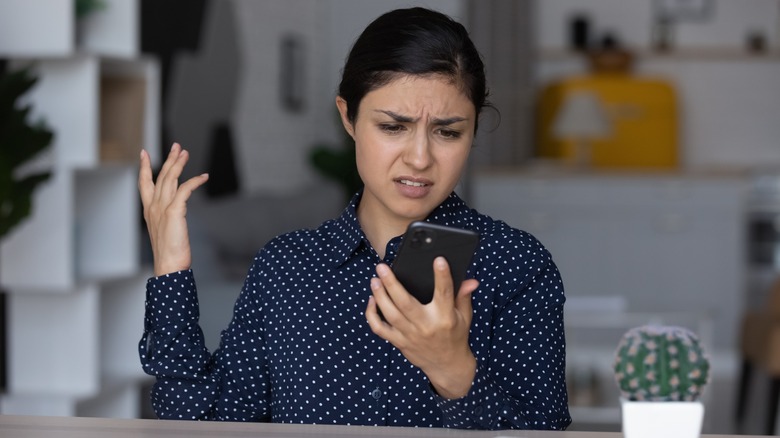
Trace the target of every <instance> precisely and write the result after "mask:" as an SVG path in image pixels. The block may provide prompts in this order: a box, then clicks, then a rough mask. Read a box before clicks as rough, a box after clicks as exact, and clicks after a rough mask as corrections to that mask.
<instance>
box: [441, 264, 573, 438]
mask: <svg viewBox="0 0 780 438" xmlns="http://www.w3.org/2000/svg"><path fill="white" fill-rule="evenodd" d="M563 302H564V295H563V286H562V283H561V279H560V275H559V273H558V270H557V268H556V267H555V265H554V264H553V262H552V261H549V262H548V264H547V265H546V266H544V267H543V268H542V269H541V271H540V272H539V273H538V274H537V275H536V276H535V277H534V278H533V279H532V280H531V281H530V282H529V283H527V284H526V285H525V286H524V287H522V288H521V290H519V291H517V293H515V294H514V295H513V297H512V298H511V299H509V300H508V301H507V302H506V303H505V304H504V306H503V308H502V309H500V311H499V312H498V313H497V314H496V316H494V320H493V324H492V326H493V327H492V330H493V335H492V345H491V346H490V347H489V353H488V357H487V358H480V359H479V360H478V365H477V373H476V376H475V378H474V381H473V383H472V386H471V390H470V391H469V393H468V394H467V395H466V396H465V397H463V398H460V399H454V400H447V399H444V398H441V397H437V401H438V403H439V405H440V406H441V408H442V411H443V413H444V424H445V426H448V427H458V428H478V429H493V430H496V429H565V428H566V427H567V426H568V425H569V423H570V422H571V418H570V416H569V412H568V398H567V393H566V382H565V366H566V362H565V338H564V331H563V329H564V327H563Z"/></svg>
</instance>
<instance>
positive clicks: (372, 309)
mask: <svg viewBox="0 0 780 438" xmlns="http://www.w3.org/2000/svg"><path fill="white" fill-rule="evenodd" d="M383 313H384V312H383ZM366 321H367V322H368V326H369V327H370V328H371V331H372V332H374V333H376V334H377V335H379V336H380V337H382V338H385V336H386V334H385V333H386V330H387V328H389V327H390V325H389V324H388V323H387V322H385V321H383V320H382V317H380V316H379V307H378V306H377V303H376V298H374V296H373V295H371V296H369V297H368V305H367V306H366Z"/></svg>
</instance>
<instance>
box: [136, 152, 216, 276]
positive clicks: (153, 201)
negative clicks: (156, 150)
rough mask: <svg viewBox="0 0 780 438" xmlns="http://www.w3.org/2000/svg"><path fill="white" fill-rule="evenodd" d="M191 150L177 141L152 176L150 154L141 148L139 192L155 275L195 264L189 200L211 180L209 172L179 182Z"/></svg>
mask: <svg viewBox="0 0 780 438" xmlns="http://www.w3.org/2000/svg"><path fill="white" fill-rule="evenodd" d="M188 159H189V152H187V151H186V150H184V149H182V147H181V146H180V145H179V144H178V143H174V144H173V146H172V147H171V151H170V153H169V154H168V158H167V159H166V160H165V163H164V164H163V166H162V169H160V173H159V175H157V181H156V182H155V181H153V179H152V164H151V161H150V159H149V154H148V153H147V152H146V151H145V150H142V151H141V168H140V170H139V172H138V191H139V192H140V193H141V203H142V204H143V209H144V220H146V227H147V229H148V230H149V239H150V240H151V242H152V254H153V256H154V275H155V276H160V275H163V274H168V273H171V272H176V271H181V270H184V269H189V268H190V267H191V266H192V253H191V251H190V239H189V233H188V231H187V219H186V215H187V200H188V199H190V195H192V192H193V191H194V190H195V189H197V188H198V187H200V186H201V185H203V183H205V182H206V181H207V180H208V174H205V173H204V174H202V175H199V176H195V177H193V178H190V179H189V180H187V181H186V182H184V183H182V184H181V185H179V177H180V176H181V172H182V170H183V169H184V165H185V164H187V160H188Z"/></svg>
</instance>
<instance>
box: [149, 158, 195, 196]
mask: <svg viewBox="0 0 780 438" xmlns="http://www.w3.org/2000/svg"><path fill="white" fill-rule="evenodd" d="M189 159H190V153H189V152H188V151H187V150H184V149H182V150H181V152H180V153H179V156H178V157H177V158H176V160H175V161H174V162H173V163H172V164H171V165H170V167H168V170H167V172H166V174H165V175H164V176H163V175H161V176H159V177H158V178H157V186H158V190H157V192H156V193H158V199H160V200H162V201H163V202H164V203H165V202H170V201H172V200H173V198H175V196H176V194H177V193H178V189H179V177H181V173H182V172H183V171H184V166H185V165H186V164H187V162H188V161H189Z"/></svg>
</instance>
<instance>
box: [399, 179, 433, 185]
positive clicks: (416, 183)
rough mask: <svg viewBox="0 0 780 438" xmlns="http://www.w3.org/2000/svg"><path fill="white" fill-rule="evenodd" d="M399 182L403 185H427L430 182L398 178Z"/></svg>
mask: <svg viewBox="0 0 780 438" xmlns="http://www.w3.org/2000/svg"><path fill="white" fill-rule="evenodd" d="M397 181H398V182H399V183H400V184H403V185H405V186H409V187H427V186H429V185H430V184H429V183H427V182H423V181H412V180H410V179H399V180H397Z"/></svg>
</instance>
